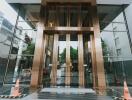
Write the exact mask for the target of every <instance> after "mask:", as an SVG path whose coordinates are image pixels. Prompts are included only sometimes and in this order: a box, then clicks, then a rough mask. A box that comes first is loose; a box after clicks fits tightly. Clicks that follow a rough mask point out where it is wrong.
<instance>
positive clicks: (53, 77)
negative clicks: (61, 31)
mask: <svg viewBox="0 0 132 100" xmlns="http://www.w3.org/2000/svg"><path fill="white" fill-rule="evenodd" d="M58 39H59V35H58V34H54V45H53V57H52V71H51V85H52V86H56V78H57V65H58Z"/></svg>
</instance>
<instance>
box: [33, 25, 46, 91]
mask: <svg viewBox="0 0 132 100" xmlns="http://www.w3.org/2000/svg"><path fill="white" fill-rule="evenodd" d="M37 28H38V30H37V34H36V44H35V52H34V59H33V66H32V76H31V88H34V89H37V88H38V86H39V79H40V78H39V75H40V69H41V68H42V53H43V49H42V48H43V24H41V23H38V27H37ZM38 52H39V53H38Z"/></svg>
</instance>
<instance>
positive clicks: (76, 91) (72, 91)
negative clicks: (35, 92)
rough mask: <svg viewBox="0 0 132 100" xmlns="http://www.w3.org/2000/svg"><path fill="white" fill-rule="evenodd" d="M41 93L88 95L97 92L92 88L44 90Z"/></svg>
mask: <svg viewBox="0 0 132 100" xmlns="http://www.w3.org/2000/svg"><path fill="white" fill-rule="evenodd" d="M40 92H48V93H57V94H86V93H93V94H96V92H95V91H94V90H93V89H90V88H62V87H61V88H60V87H58V88H43V89H42V90H41V91H40Z"/></svg>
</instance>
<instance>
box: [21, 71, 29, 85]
mask: <svg viewBox="0 0 132 100" xmlns="http://www.w3.org/2000/svg"><path fill="white" fill-rule="evenodd" d="M20 77H21V82H28V81H30V78H31V69H22V73H21V75H20Z"/></svg>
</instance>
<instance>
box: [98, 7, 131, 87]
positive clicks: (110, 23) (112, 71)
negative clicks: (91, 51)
mask: <svg viewBox="0 0 132 100" xmlns="http://www.w3.org/2000/svg"><path fill="white" fill-rule="evenodd" d="M102 9H105V10H104V11H103V10H102ZM124 9H125V6H112V5H99V6H98V14H99V19H100V28H101V37H102V48H103V55H104V61H105V73H106V80H107V85H110V86H120V85H123V81H124V80H125V79H127V83H128V85H131V78H130V77H131V75H132V74H130V72H129V70H131V68H130V66H131V64H132V63H131V60H132V54H131V48H130V44H131V41H130V37H129V34H130V33H129V30H128V29H127V22H126V17H125V12H124Z"/></svg>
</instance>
